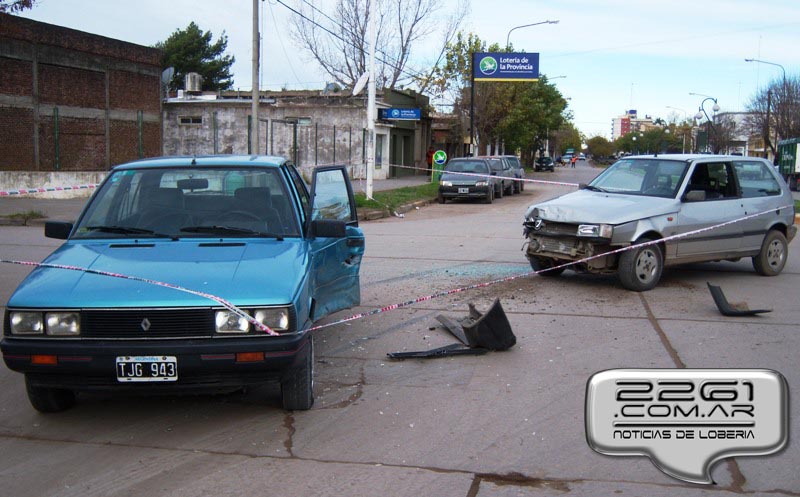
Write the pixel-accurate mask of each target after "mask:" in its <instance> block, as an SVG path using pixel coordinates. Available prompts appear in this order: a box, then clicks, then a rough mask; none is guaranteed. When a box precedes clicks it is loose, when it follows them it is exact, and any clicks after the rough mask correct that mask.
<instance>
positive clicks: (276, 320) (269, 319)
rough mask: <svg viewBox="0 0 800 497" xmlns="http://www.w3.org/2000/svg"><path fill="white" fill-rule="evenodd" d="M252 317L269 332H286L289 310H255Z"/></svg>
mask: <svg viewBox="0 0 800 497" xmlns="http://www.w3.org/2000/svg"><path fill="white" fill-rule="evenodd" d="M253 317H255V319H256V321H258V322H259V323H261V324H263V325H264V326H267V327H269V329H271V330H275V331H287V330H288V329H289V309H288V308H286V307H270V308H268V309H255V310H254V311H253Z"/></svg>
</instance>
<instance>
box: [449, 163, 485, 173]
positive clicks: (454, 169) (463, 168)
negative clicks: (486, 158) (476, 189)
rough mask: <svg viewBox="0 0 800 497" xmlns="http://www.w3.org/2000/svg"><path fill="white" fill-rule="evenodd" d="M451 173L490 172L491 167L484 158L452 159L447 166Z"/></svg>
mask: <svg viewBox="0 0 800 497" xmlns="http://www.w3.org/2000/svg"><path fill="white" fill-rule="evenodd" d="M445 171H446V172H449V173H477V174H489V168H488V167H486V163H485V162H483V161H482V160H465V161H452V162H450V163H448V164H447V167H446V168H445Z"/></svg>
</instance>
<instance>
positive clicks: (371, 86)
mask: <svg viewBox="0 0 800 497" xmlns="http://www.w3.org/2000/svg"><path fill="white" fill-rule="evenodd" d="M373 4H374V2H369V3H368V4H367V5H369V6H370V8H372V5H373ZM367 15H368V16H369V82H368V83H367V88H368V89H367V191H366V194H367V198H372V179H373V176H374V175H375V43H376V42H377V41H376V40H377V33H376V32H375V12H374V11H373V12H369V11H368V12H367Z"/></svg>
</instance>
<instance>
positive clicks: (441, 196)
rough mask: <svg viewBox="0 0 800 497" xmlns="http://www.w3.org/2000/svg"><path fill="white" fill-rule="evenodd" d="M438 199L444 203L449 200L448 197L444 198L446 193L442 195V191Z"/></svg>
mask: <svg viewBox="0 0 800 497" xmlns="http://www.w3.org/2000/svg"><path fill="white" fill-rule="evenodd" d="M436 200H438V201H439V203H440V204H444V203H445V202H447V199H446V198H444V195H442V194H441V193H440V194H439V195H438V196H437V197H436Z"/></svg>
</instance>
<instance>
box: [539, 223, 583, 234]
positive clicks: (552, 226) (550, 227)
mask: <svg viewBox="0 0 800 497" xmlns="http://www.w3.org/2000/svg"><path fill="white" fill-rule="evenodd" d="M536 234H537V235H538V234H542V235H569V236H577V234H578V225H577V224H570V223H555V222H553V221H545V222H544V226H542V228H541V230H540V231H538V232H536Z"/></svg>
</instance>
